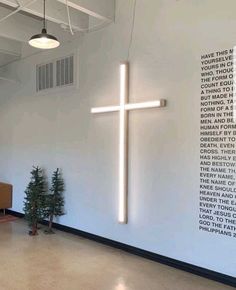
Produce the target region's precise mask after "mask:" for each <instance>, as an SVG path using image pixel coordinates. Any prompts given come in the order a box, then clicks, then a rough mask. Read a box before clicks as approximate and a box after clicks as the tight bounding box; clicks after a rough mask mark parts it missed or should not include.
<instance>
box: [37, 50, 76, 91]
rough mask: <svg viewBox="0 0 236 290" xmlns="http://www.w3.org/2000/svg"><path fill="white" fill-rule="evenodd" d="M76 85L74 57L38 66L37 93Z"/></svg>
mask: <svg viewBox="0 0 236 290" xmlns="http://www.w3.org/2000/svg"><path fill="white" fill-rule="evenodd" d="M73 84H74V55H70V56H67V57H63V58H60V59H57V60H55V61H52V62H50V63H47V64H40V65H37V66H36V91H37V92H40V91H43V90H48V89H53V88H60V87H64V86H68V85H73Z"/></svg>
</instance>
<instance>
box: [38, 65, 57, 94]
mask: <svg viewBox="0 0 236 290" xmlns="http://www.w3.org/2000/svg"><path fill="white" fill-rule="evenodd" d="M51 88H53V63H52V62H51V63H47V64H43V65H37V67H36V90H37V92H39V91H42V90H47V89H51Z"/></svg>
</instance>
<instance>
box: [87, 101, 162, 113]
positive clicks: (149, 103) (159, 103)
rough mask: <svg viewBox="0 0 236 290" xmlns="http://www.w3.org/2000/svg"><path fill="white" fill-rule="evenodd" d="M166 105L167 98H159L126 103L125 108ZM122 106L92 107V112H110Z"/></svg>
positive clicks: (149, 107)
mask: <svg viewBox="0 0 236 290" xmlns="http://www.w3.org/2000/svg"><path fill="white" fill-rule="evenodd" d="M165 106H166V100H158V101H152V102H144V103H134V104H126V105H125V110H127V111H131V110H141V109H151V108H162V107H165ZM120 109H121V107H120V106H110V107H99V108H92V109H91V113H93V114H101V113H109V112H118V111H120Z"/></svg>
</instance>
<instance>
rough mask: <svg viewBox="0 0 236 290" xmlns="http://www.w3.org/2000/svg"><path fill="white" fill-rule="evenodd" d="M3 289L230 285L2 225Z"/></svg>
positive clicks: (157, 289)
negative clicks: (31, 234)
mask: <svg viewBox="0 0 236 290" xmlns="http://www.w3.org/2000/svg"><path fill="white" fill-rule="evenodd" d="M0 258H1V269H0V289H1V290H54V289H55V290H227V289H228V290H230V289H234V288H231V287H227V286H224V285H222V284H219V283H215V282H213V281H210V280H207V279H204V278H200V277H197V276H195V275H192V274H188V273H185V272H183V271H179V270H176V269H173V268H170V267H168V266H163V265H161V264H158V263H155V262H152V261H149V260H146V259H142V258H139V257H136V256H133V255H130V254H127V253H124V252H122V251H119V250H116V249H113V248H110V247H106V246H103V245H100V244H97V243H95V242H92V241H88V240H86V239H83V238H80V237H77V236H73V235H70V234H66V233H62V232H57V233H56V235H44V234H43V233H40V235H39V236H37V237H30V236H28V235H27V227H26V224H25V223H24V222H23V221H22V220H18V221H16V222H10V223H5V224H0Z"/></svg>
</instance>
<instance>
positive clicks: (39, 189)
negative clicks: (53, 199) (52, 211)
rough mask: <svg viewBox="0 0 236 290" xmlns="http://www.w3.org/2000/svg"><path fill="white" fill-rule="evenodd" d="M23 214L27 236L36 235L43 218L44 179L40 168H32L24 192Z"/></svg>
mask: <svg viewBox="0 0 236 290" xmlns="http://www.w3.org/2000/svg"><path fill="white" fill-rule="evenodd" d="M25 194H26V197H25V201H24V208H23V210H24V212H25V219H26V220H27V221H28V224H29V227H30V228H31V230H30V231H29V234H30V235H32V236H34V235H37V233H38V232H37V229H38V222H39V221H41V220H42V219H43V217H44V195H45V177H44V175H43V170H42V169H41V168H39V167H38V166H37V167H33V169H32V171H31V180H30V182H29V184H28V186H27V188H26V190H25Z"/></svg>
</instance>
